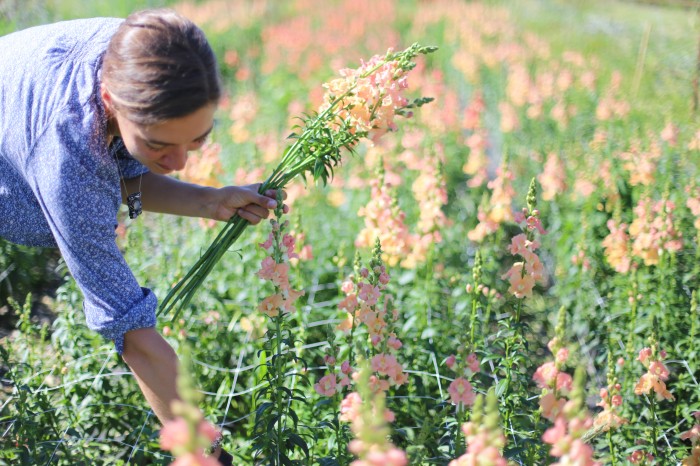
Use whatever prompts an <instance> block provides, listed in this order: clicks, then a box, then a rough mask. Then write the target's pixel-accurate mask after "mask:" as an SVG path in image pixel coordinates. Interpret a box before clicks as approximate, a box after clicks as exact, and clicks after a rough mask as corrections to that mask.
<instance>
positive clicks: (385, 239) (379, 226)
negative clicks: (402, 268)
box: [355, 173, 414, 266]
mask: <svg viewBox="0 0 700 466" xmlns="http://www.w3.org/2000/svg"><path fill="white" fill-rule="evenodd" d="M370 185H371V194H370V200H369V202H368V203H367V205H365V206H364V207H361V208H360V210H359V211H358V213H357V215H358V216H360V217H364V224H365V226H364V228H363V229H362V230H361V231H360V233H358V235H357V238H356V239H355V246H356V247H358V248H369V247H372V245H373V244H374V241H375V239H376V238H379V240H380V241H381V243H382V249H383V250H384V254H385V255H384V260H385V261H386V263H387V264H389V265H390V266H394V265H396V264H398V263H399V262H400V261H401V259H402V258H404V257H405V256H406V255H408V254H409V253H410V251H411V245H412V243H413V241H414V239H413V235H412V234H411V233H410V231H409V229H408V226H407V225H406V222H405V218H406V213H405V212H404V211H403V210H401V208H400V207H399V205H398V202H397V200H396V196H395V194H394V193H393V192H392V187H391V185H390V184H389V183H385V182H384V176H383V174H382V173H380V176H378V177H376V178H374V179H373V180H372V181H371V182H370Z"/></svg>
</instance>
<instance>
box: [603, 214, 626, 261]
mask: <svg viewBox="0 0 700 466" xmlns="http://www.w3.org/2000/svg"><path fill="white" fill-rule="evenodd" d="M607 225H608V230H610V234H608V236H606V237H605V238H604V239H603V242H602V244H603V248H604V249H605V258H606V259H607V261H608V263H609V264H610V265H611V266H612V268H613V269H615V270H616V271H617V272H620V273H627V272H629V270H630V268H631V266H632V258H631V257H630V256H631V252H630V244H629V243H630V238H629V235H628V234H627V224H625V223H619V222H616V221H615V220H613V219H610V220H608V223H607Z"/></svg>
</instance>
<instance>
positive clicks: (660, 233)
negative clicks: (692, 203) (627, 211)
mask: <svg viewBox="0 0 700 466" xmlns="http://www.w3.org/2000/svg"><path fill="white" fill-rule="evenodd" d="M674 210H675V204H674V203H673V202H671V201H663V200H661V201H657V202H652V201H651V200H650V199H641V200H640V201H639V203H638V204H637V207H635V208H634V213H635V216H636V217H635V219H634V221H633V222H632V224H631V225H630V227H629V235H630V238H631V239H632V255H633V256H637V257H639V258H641V259H642V260H643V261H644V264H645V265H656V264H658V263H659V259H660V256H661V253H662V252H663V251H668V252H677V251H680V250H681V249H682V248H683V240H682V233H681V232H680V231H679V230H677V229H676V227H675V225H674V216H673V211H674Z"/></svg>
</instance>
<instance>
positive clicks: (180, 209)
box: [122, 172, 277, 225]
mask: <svg viewBox="0 0 700 466" xmlns="http://www.w3.org/2000/svg"><path fill="white" fill-rule="evenodd" d="M140 178H141V177H136V178H131V179H128V180H125V183H126V186H127V190H128V192H129V194H132V193H135V192H136V191H138V190H139V185H140V188H141V202H142V203H143V209H144V210H148V211H150V212H160V213H166V214H174V215H183V216H187V217H202V218H211V219H214V220H222V221H226V220H228V219H229V218H231V217H232V216H233V215H234V214H236V213H237V214H238V215H240V216H241V217H243V218H244V219H246V220H248V221H249V222H250V223H252V224H254V225H255V224H257V223H259V222H260V220H262V219H264V218H267V217H268V215H269V212H270V209H274V208H275V206H276V205H277V202H276V201H275V200H274V199H275V192H274V191H268V192H267V193H265V194H266V195H265V196H263V195H261V194H258V188H259V186H260V185H259V184H255V185H249V186H226V187H223V188H212V187H208V186H200V185H196V184H192V183H186V182H184V181H180V180H177V179H175V178H172V177H170V176H166V175H158V174H155V173H151V172H146V173H144V174H143V179H140ZM125 199H126V195H125V193H124V187H123V186H122V200H125Z"/></svg>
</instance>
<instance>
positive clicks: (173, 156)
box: [102, 87, 216, 175]
mask: <svg viewBox="0 0 700 466" xmlns="http://www.w3.org/2000/svg"><path fill="white" fill-rule="evenodd" d="M105 94H106V95H105ZM102 98H103V101H104V102H105V107H106V108H107V109H108V113H109V115H110V116H111V118H112V119H113V121H114V123H116V128H115V130H116V131H115V133H116V134H117V135H119V136H121V138H122V140H123V141H124V145H125V146H126V149H127V150H128V151H129V153H130V154H131V155H132V156H133V157H134V158H135V159H136V160H138V161H139V162H141V163H142V164H143V165H145V166H146V168H148V169H149V170H150V171H151V172H152V173H157V174H160V175H165V174H168V173H171V172H173V171H177V170H182V169H183V168H184V167H185V164H186V163H187V153H188V152H189V151H191V150H196V149H199V148H200V147H201V146H202V144H204V142H205V141H206V139H207V136H208V135H209V133H210V132H211V130H212V128H213V125H214V112H215V111H216V105H215V104H210V105H207V106H205V107H202V108H200V109H199V110H196V111H194V112H192V113H190V114H189V115H186V116H184V117H179V118H173V119H170V120H166V121H164V122H162V123H158V124H155V125H138V124H136V123H134V122H132V121H131V120H129V119H128V118H126V117H125V116H124V115H122V114H121V113H120V112H119V111H118V110H114V109H113V106H112V105H111V103H110V100H111V99H110V98H109V94H108V92H106V89H105V88H104V87H103V90H102Z"/></svg>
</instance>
